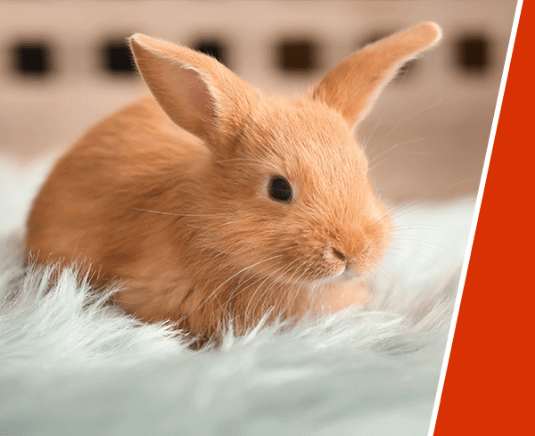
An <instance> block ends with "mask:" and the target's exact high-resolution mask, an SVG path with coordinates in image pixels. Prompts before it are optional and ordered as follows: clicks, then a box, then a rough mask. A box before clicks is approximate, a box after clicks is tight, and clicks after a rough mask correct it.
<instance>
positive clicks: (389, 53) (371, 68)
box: [310, 23, 442, 127]
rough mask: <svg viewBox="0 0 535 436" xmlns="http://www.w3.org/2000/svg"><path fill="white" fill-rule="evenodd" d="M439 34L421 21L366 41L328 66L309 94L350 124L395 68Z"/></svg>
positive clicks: (363, 113)
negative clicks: (336, 62)
mask: <svg viewBox="0 0 535 436" xmlns="http://www.w3.org/2000/svg"><path fill="white" fill-rule="evenodd" d="M441 36H442V33H441V30H440V27H438V26H437V25H436V24H435V23H424V24H420V25H419V26H416V27H413V28H411V29H409V30H406V31H404V32H399V33H396V34H394V35H392V36H390V37H388V38H384V39H381V40H379V41H377V42H375V43H372V44H369V45H367V46H365V47H364V48H362V49H361V50H359V51H357V52H355V53H353V54H352V55H351V56H349V57H347V58H346V59H344V60H343V61H342V62H341V63H340V64H339V65H338V66H336V67H335V68H334V69H332V70H331V71H330V72H329V73H328V74H327V75H326V76H325V77H324V79H323V80H322V81H321V82H320V84H319V85H318V86H317V87H316V88H315V89H313V90H312V92H311V95H310V96H311V97H312V98H313V99H314V100H318V101H322V102H324V103H326V104H327V105H328V106H330V107H331V108H333V109H336V110H337V111H338V112H339V113H340V114H342V115H343V117H344V118H345V119H346V121H347V123H348V124H349V125H350V127H354V126H355V125H356V124H357V123H358V122H359V121H361V120H362V119H363V118H364V117H365V116H366V114H367V113H368V111H369V110H370V108H371V106H372V104H373V102H374V100H375V98H376V97H377V96H378V95H379V92H380V91H381V89H382V88H383V87H384V86H385V85H386V84H387V83H388V82H389V81H390V80H391V79H392V78H393V77H394V75H395V74H396V73H397V71H398V69H399V67H401V66H402V65H403V64H404V63H405V62H406V61H407V60H409V59H410V58H412V57H414V56H415V55H416V54H417V53H418V52H420V51H421V50H424V49H426V48H429V47H431V46H433V45H434V44H436V43H437V42H438V41H439V40H440V38H441Z"/></svg>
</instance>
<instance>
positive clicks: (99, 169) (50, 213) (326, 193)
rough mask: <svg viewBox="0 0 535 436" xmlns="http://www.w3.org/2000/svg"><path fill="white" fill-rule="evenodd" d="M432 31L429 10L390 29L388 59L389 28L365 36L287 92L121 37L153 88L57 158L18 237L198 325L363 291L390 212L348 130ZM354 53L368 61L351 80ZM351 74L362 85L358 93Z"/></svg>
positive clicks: (127, 300)
mask: <svg viewBox="0 0 535 436" xmlns="http://www.w3.org/2000/svg"><path fill="white" fill-rule="evenodd" d="M438 35H439V32H438V28H437V27H436V26H435V25H433V24H425V25H422V26H420V27H419V28H415V29H413V30H412V31H407V32H405V33H400V34H398V35H394V36H393V37H391V38H389V39H390V40H391V43H390V45H392V44H394V46H395V47H397V49H402V50H404V51H402V52H400V53H398V54H397V57H396V56H390V57H389V58H387V59H386V60H384V58H385V57H384V56H383V55H384V52H385V50H387V48H388V47H389V44H387V43H385V41H388V39H387V40H384V41H383V42H379V43H376V44H375V47H376V48H375V51H376V52H377V53H376V54H377V56H379V57H374V56H373V53H374V51H373V50H370V49H369V47H374V45H372V46H368V48H365V49H363V50H362V51H361V52H363V53H364V55H365V56H361V58H359V57H358V55H359V53H360V52H358V53H357V54H356V55H353V57H352V58H348V60H346V61H344V62H343V63H342V64H340V66H339V67H337V69H335V70H333V71H332V72H331V73H330V74H329V75H327V77H326V78H325V79H324V81H323V82H322V83H321V84H320V85H319V86H318V87H316V88H315V89H314V90H313V92H312V94H311V96H310V97H308V98H303V99H294V100H290V101H288V100H285V99H279V98H267V97H264V96H262V95H261V94H260V93H259V92H258V91H256V90H254V89H252V88H250V87H248V86H247V85H246V84H245V83H244V82H242V81H241V80H240V79H238V78H237V77H236V76H234V75H233V74H232V73H231V72H230V71H228V70H226V69H225V68H224V67H223V66H222V65H220V64H219V63H217V62H216V61H215V60H214V59H211V58H208V57H207V56H204V55H201V54H198V53H195V52H193V51H191V50H189V49H185V48H182V47H177V46H174V45H172V44H170V43H166V42H163V41H158V40H153V39H151V38H148V37H145V36H143V35H136V36H134V37H133V38H132V40H131V41H132V48H133V51H134V55H135V57H136V62H137V63H138V66H139V68H140V70H141V73H142V75H143V77H144V79H145V81H146V82H147V83H148V84H149V87H150V88H151V90H152V92H153V94H154V95H155V97H156V100H154V99H152V98H147V99H143V100H140V101H138V102H136V103H134V104H132V105H130V106H129V107H127V108H125V109H124V110H122V111H120V112H118V113H116V114H115V115H113V116H111V117H110V118H109V119H107V120H105V121H103V122H101V123H100V124H98V125H97V126H95V127H94V128H93V129H92V130H90V131H89V132H88V133H87V134H86V135H85V136H84V137H83V138H82V139H81V140H80V141H79V142H78V143H77V144H76V145H75V146H74V147H73V148H72V149H71V150H70V151H68V152H67V154H66V155H65V156H64V157H63V158H62V159H61V160H60V161H59V162H58V164H57V165H56V167H55V168H54V170H53V172H52V174H51V175H50V177H49V179H48V180H47V182H46V183H45V185H44V186H43V188H42V190H41V192H40V194H39V196H38V197H37V199H36V201H35V204H34V207H33V209H32V211H31V214H30V218H29V221H28V239H27V247H28V251H29V252H30V253H31V254H32V256H33V257H34V258H35V259H36V260H37V261H40V262H45V261H48V260H55V261H57V260H59V261H61V262H63V263H70V262H73V261H76V262H77V263H78V264H81V265H82V266H85V267H89V268H90V269H91V270H92V272H93V273H94V274H93V275H92V277H93V279H94V280H95V281H96V282H98V283H99V284H103V283H106V282H110V281H112V280H116V279H118V280H120V282H121V291H120V292H119V293H118V294H117V297H116V301H117V303H118V304H120V305H121V306H122V307H123V308H124V309H125V310H127V311H128V312H131V313H133V314H135V315H136V316H138V317H139V318H141V319H143V320H146V321H155V320H166V319H170V320H173V321H178V322H179V326H180V327H182V328H184V329H186V330H189V331H191V332H192V334H194V335H195V336H197V337H206V338H208V337H212V336H214V335H216V336H218V335H220V334H221V328H223V327H224V325H225V324H227V323H228V322H231V323H232V326H233V328H234V329H235V330H236V331H237V332H238V333H243V332H244V331H245V330H246V329H248V328H250V327H252V326H254V325H255V324H256V323H257V322H258V320H259V319H261V318H262V317H263V316H264V315H266V314H269V315H268V318H269V319H274V318H275V317H280V318H282V319H291V318H295V319H298V318H300V317H301V316H303V315H305V314H307V313H312V314H319V313H331V312H334V311H337V310H340V309H342V308H344V307H347V306H349V305H351V304H355V303H363V302H365V301H366V299H367V297H368V293H367V291H366V290H365V289H364V288H363V287H362V286H361V285H360V283H361V281H362V279H363V277H364V276H365V275H366V274H367V273H369V272H370V271H372V270H373V268H374V266H375V265H376V264H377V262H378V261H379V259H380V258H381V256H382V254H383V253H384V251H385V249H386V247H387V245H388V243H389V240H390V231H391V228H392V223H391V221H390V218H389V214H388V211H387V210H386V209H385V208H384V207H383V206H382V205H381V204H380V202H379V201H378V200H377V198H376V196H375V195H374V194H373V190H372V188H371V185H370V183H369V181H368V178H367V161H366V158H365V156H364V152H363V150H362V148H361V147H360V146H358V144H356V143H355V140H354V138H353V135H352V132H351V130H352V127H353V125H354V124H355V123H356V122H357V121H358V120H359V119H360V118H361V117H362V116H363V113H365V112H366V111H367V110H368V106H369V104H370V103H371V100H373V97H374V96H375V94H376V93H377V92H378V88H380V86H383V85H384V83H386V81H387V80H388V79H389V78H390V77H391V76H392V75H393V74H394V73H395V70H396V68H397V66H399V65H400V64H401V63H402V62H403V61H404V60H405V59H406V58H407V57H408V56H409V55H412V54H413V53H414V52H415V51H418V50H421V49H422V48H425V47H427V46H429V45H430V44H431V43H432V42H433V41H436V40H437V38H438ZM381 44H382V45H381ZM396 44H397V45H396ZM366 50H368V51H369V52H371V55H368V54H367V51H366ZM405 52H406V53H405ZM363 59H364V60H365V61H366V62H367V63H366V62H364V63H363ZM368 59H371V60H372V61H373V62H371V63H370V62H368ZM355 62H356V64H357V65H359V69H360V71H364V73H366V69H368V70H370V71H369V72H368V73H366V74H364V73H362V76H363V77H360V78H359V77H357V79H351V78H349V79H348V73H349V72H350V70H348V65H350V66H351V65H353V64H354V63H355ZM382 64H385V65H382ZM352 68H354V66H353V67H352ZM374 68H375V69H377V70H379V73H377V72H376V71H374ZM370 75H371V76H370ZM340 80H342V82H341V83H338V82H339V81H340ZM348 80H349V81H351V80H354V81H355V80H356V84H353V87H356V88H358V87H359V86H360V87H361V88H362V89H361V92H360V100H359V103H358V104H351V99H354V96H353V95H352V94H351V93H350V92H347V91H346V90H345V89H344V88H343V87H341V85H342V84H344V85H346V86H348V88H351V83H349V84H347V83H346V82H347V81H348ZM359 81H360V82H362V83H360V85H359ZM363 84H370V85H369V86H368V88H369V89H368V88H366V87H365V86H364V85H363ZM162 108H163V110H162ZM179 126H180V127H179Z"/></svg>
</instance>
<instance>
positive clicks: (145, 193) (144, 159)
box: [27, 98, 207, 276]
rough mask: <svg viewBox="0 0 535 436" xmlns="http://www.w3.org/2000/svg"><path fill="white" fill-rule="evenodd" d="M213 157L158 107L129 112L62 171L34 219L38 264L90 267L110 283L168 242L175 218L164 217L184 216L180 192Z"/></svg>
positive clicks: (101, 130) (87, 140)
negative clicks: (146, 249) (149, 248)
mask: <svg viewBox="0 0 535 436" xmlns="http://www.w3.org/2000/svg"><path fill="white" fill-rule="evenodd" d="M206 155H207V153H206V151H205V147H204V146H203V145H202V141H201V140H199V139H198V138H196V137H195V136H193V135H191V134H190V133H188V132H186V131H184V130H183V129H181V128H180V127H178V126H176V125H175V124H174V123H173V122H172V121H170V120H169V118H168V117H167V115H166V114H165V113H164V112H163V111H162V109H161V108H160V107H159V106H158V104H157V103H156V101H155V100H154V99H152V98H146V99H142V100H139V101H137V102H135V103H133V104H131V105H129V106H128V107H126V108H124V109H123V110H121V111H119V112H117V113H116V114H114V115H112V116H111V117H109V118H107V119H106V120H104V121H102V122H101V123H99V124H98V125H96V126H95V127H93V128H92V129H91V130H89V131H88V132H87V133H86V134H85V135H84V136H83V137H82V138H81V139H80V140H79V141H78V142H77V143H76V144H75V145H74V147H72V148H71V149H70V150H69V151H68V152H67V153H66V154H65V155H64V156H63V157H62V158H61V159H60V161H59V162H58V163H57V164H56V166H55V167H54V169H53V170H52V173H51V174H50V176H49V178H48V180H47V181H46V183H45V184H44V185H43V187H42V189H41V191H40V192H39V194H38V196H37V198H36V199H35V202H34V205H33V208H32V210H31V212H30V215H29V219H28V223H27V231H28V232H27V248H28V251H29V252H30V253H31V256H32V257H33V258H35V259H36V260H39V261H62V262H66V263H70V262H72V261H74V260H76V261H78V262H79V263H80V262H81V263H84V261H87V262H91V263H93V264H98V265H99V267H98V268H99V273H100V274H101V275H103V276H108V275H109V276H114V275H117V274H116V271H115V265H125V264H128V263H129V262H128V260H129V258H132V259H131V260H132V261H134V258H135V257H136V256H139V255H140V253H141V252H142V250H143V245H144V244H145V241H146V239H147V237H149V236H150V237H152V238H153V239H152V243H154V238H156V241H159V240H160V239H163V240H165V237H163V238H162V235H161V232H162V231H163V230H162V229H163V227H164V226H165V224H166V222H167V221H168V220H169V218H171V217H172V215H169V216H166V215H165V214H164V213H165V212H172V213H177V212H180V210H179V209H180V195H174V194H173V190H176V189H180V186H181V183H182V182H183V180H184V178H185V177H186V173H187V172H188V171H190V170H191V169H192V168H193V167H195V166H196V165H200V164H202V161H203V156H206ZM166 196H173V207H172V209H173V210H169V211H165V210H161V209H162V207H164V208H165V197H166ZM177 209H178V210H177ZM149 210H150V211H154V213H151V212H147V211H149ZM156 212H162V213H156ZM164 233H165V231H164ZM167 240H168V239H167ZM156 243H157V242H156ZM100 265H106V268H105V270H102V269H101V266H100Z"/></svg>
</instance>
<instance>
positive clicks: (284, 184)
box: [268, 176, 292, 202]
mask: <svg viewBox="0 0 535 436" xmlns="http://www.w3.org/2000/svg"><path fill="white" fill-rule="evenodd" d="M268 191H269V196H270V197H271V198H272V199H273V200H277V201H284V202H290V201H291V200H292V187H291V185H290V182H288V180H286V179H285V178H284V177H282V176H273V177H271V180H270V181H269V186H268Z"/></svg>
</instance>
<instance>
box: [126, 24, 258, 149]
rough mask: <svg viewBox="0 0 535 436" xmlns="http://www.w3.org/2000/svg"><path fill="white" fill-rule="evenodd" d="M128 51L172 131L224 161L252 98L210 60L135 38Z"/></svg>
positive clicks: (159, 42)
mask: <svg viewBox="0 0 535 436" xmlns="http://www.w3.org/2000/svg"><path fill="white" fill-rule="evenodd" d="M130 47H131V48H132V52H133V54H134V59H135V61H136V65H137V67H138V69H139V71H140V72H141V76H142V77H143V80H144V81H145V82H146V84H147V85H148V87H149V88H150V90H151V92H152V94H153V95H154V97H155V98H156V100H157V101H158V103H159V104H160V106H161V107H162V108H163V110H164V111H165V112H166V113H167V115H168V116H169V118H171V120H173V121H174V122H175V123H176V124H177V125H178V126H180V127H182V128H183V129H185V130H187V131H188V132H190V133H192V134H194V135H195V136H198V137H199V138H201V139H203V140H204V141H205V143H206V145H207V146H208V147H209V148H210V149H211V150H212V151H213V152H214V153H216V154H218V155H222V156H226V155H228V154H229V152H230V150H229V149H228V148H229V147H230V146H231V144H232V142H233V141H232V139H233V137H234V136H235V135H236V132H237V131H238V130H239V128H240V126H241V123H242V120H243V118H244V117H245V116H246V115H247V114H248V113H250V112H251V110H252V107H253V105H254V102H255V101H256V100H257V98H258V93H257V92H256V91H255V90H253V89H252V88H251V87H250V86H249V85H247V84H246V83H245V82H244V81H242V80H241V79H240V78H239V77H237V76H236V75H235V74H234V73H232V72H231V71H230V70H229V69H227V68H226V67H225V66H223V65H222V64H220V63H219V62H218V61H217V60H216V59H214V58H212V57H210V56H207V55H205V54H202V53H199V52H196V51H194V50H191V49H189V48H186V47H181V46H178V45H175V44H172V43H170V42H166V41H162V40H159V39H154V38H151V37H148V36H146V35H142V34H140V33H137V34H135V35H133V36H132V37H131V38H130Z"/></svg>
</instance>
